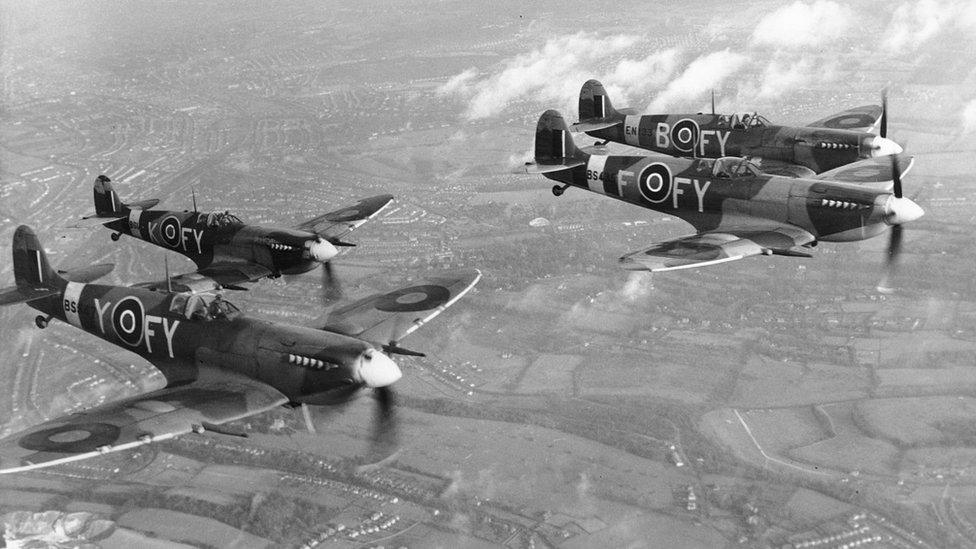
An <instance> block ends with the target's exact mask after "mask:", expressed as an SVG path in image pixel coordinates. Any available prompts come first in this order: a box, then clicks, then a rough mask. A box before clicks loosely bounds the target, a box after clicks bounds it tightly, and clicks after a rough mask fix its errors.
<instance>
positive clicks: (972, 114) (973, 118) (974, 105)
mask: <svg viewBox="0 0 976 549" xmlns="http://www.w3.org/2000/svg"><path fill="white" fill-rule="evenodd" d="M962 133H964V134H971V133H976V99H973V100H972V101H970V102H969V103H966V106H965V107H963V109H962Z"/></svg>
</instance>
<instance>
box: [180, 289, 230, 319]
mask: <svg viewBox="0 0 976 549" xmlns="http://www.w3.org/2000/svg"><path fill="white" fill-rule="evenodd" d="M169 312H171V313H173V314H177V315H181V316H182V317H183V318H186V319H187V320H203V321H212V320H230V319H233V318H234V317H236V316H238V315H239V314H241V310H240V309H238V308H237V307H236V306H234V304H233V303H231V302H229V301H226V300H225V299H224V298H223V296H221V295H220V294H212V293H192V292H185V293H180V294H175V295H173V300H172V301H170V304H169Z"/></svg>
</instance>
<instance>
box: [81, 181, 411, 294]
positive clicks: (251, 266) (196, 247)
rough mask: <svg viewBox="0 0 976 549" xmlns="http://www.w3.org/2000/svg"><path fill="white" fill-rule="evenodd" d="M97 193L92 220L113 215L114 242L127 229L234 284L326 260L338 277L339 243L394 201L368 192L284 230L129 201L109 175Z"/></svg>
mask: <svg viewBox="0 0 976 549" xmlns="http://www.w3.org/2000/svg"><path fill="white" fill-rule="evenodd" d="M94 196H95V215H94V216H89V217H88V218H86V219H90V218H113V220H112V221H108V222H106V223H104V225H105V226H106V227H108V228H109V229H112V230H113V231H115V232H114V233H112V240H118V239H119V235H123V234H124V235H128V236H133V237H135V238H139V239H141V240H145V241H146V242H151V243H153V244H156V245H157V246H161V247H163V248H166V249H168V250H174V251H177V252H179V253H181V254H183V255H185V256H186V257H188V258H190V259H191V260H193V262H194V263H196V265H197V273H198V274H199V275H202V276H203V277H206V279H211V280H213V281H216V282H217V283H218V284H220V285H221V286H223V287H225V288H229V289H243V288H241V287H240V286H239V285H240V284H241V283H246V282H255V281H257V280H260V279H262V278H265V277H272V278H275V277H278V276H281V275H293V274H301V273H305V272H308V271H310V270H312V269H313V268H315V267H317V266H318V265H320V264H321V265H322V266H323V269H325V271H324V272H325V274H326V276H327V279H329V278H331V263H330V261H331V260H332V258H333V257H335V256H336V254H338V250H337V249H336V246H353V244H349V243H347V242H344V241H343V240H342V238H343V237H344V236H345V235H346V234H348V233H349V232H350V231H352V230H353V229H355V228H357V227H359V226H360V225H362V224H363V223H365V222H366V221H368V220H369V219H372V218H373V217H375V216H376V215H377V214H379V212H380V211H381V210H382V209H383V208H385V207H386V206H387V205H389V203H390V202H391V201H392V200H393V197H392V196H390V195H388V194H384V195H379V196H374V197H371V198H366V199H364V200H360V201H359V202H357V203H355V204H353V205H351V206H348V207H345V208H342V209H339V210H336V211H333V212H329V213H327V214H324V215H321V216H319V217H316V218H314V219H310V220H308V221H305V222H304V223H301V224H299V225H297V226H296V227H294V228H284V227H264V226H260V225H246V224H244V222H243V221H241V220H240V219H238V218H237V217H236V216H234V215H232V214H230V213H227V212H225V213H216V212H215V213H199V212H196V211H192V212H189V211H167V210H150V209H147V208H151V207H152V206H155V205H156V204H157V203H158V202H159V200H155V199H152V200H145V201H140V202H135V203H132V204H126V203H124V202H122V201H121V200H120V199H119V197H118V194H116V192H115V189H114V188H113V187H112V182H111V180H110V179H109V178H108V177H106V176H104V175H100V176H98V178H97V179H96V180H95V185H94ZM195 209H196V208H195V207H194V210H195ZM206 279H201V277H199V276H194V275H193V274H189V275H183V276H180V277H176V278H175V279H174V280H172V281H170V282H169V283H170V284H172V283H175V284H176V285H177V286H178V287H185V288H193V289H196V290H207V289H214V287H213V284H212V283H210V282H209V281H207V280H206ZM156 285H159V284H158V283H157V284H156ZM208 286H209V287H208Z"/></svg>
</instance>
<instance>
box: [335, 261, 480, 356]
mask: <svg viewBox="0 0 976 549" xmlns="http://www.w3.org/2000/svg"><path fill="white" fill-rule="evenodd" d="M480 278H481V271H478V270H477V269H472V270H468V271H459V272H455V273H445V274H442V275H438V276H433V277H430V278H429V279H428V280H426V281H424V282H421V283H420V284H417V285H415V286H410V287H407V288H401V289H399V290H395V291H392V292H389V293H386V294H376V295H373V296H370V297H367V298H364V299H361V300H359V301H357V302H355V303H352V304H350V305H346V306H344V307H339V308H338V309H336V310H334V311H332V313H331V314H329V317H328V318H327V319H326V323H325V326H324V327H323V328H322V329H323V330H328V331H330V332H337V333H340V334H346V335H350V336H353V337H358V338H360V339H365V340H367V341H372V342H375V343H382V344H384V345H386V344H393V345H395V344H396V343H397V342H399V341H400V340H401V339H403V338H404V337H406V336H408V335H410V334H411V333H413V331H414V330H416V329H417V328H419V327H421V326H423V325H424V324H426V323H427V322H428V321H430V319H432V318H434V317H435V316H437V315H439V314H440V313H441V311H443V310H444V309H446V308H448V307H450V306H451V305H453V304H454V302H455V301H457V300H458V299H460V298H461V296H463V295H464V294H466V293H468V291H470V290H471V288H472V287H474V285H475V284H477V282H478V280H479V279H480Z"/></svg>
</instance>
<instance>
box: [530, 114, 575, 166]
mask: <svg viewBox="0 0 976 549" xmlns="http://www.w3.org/2000/svg"><path fill="white" fill-rule="evenodd" d="M579 154H580V150H579V149H577V148H576V144H575V143H574V142H573V137H572V135H571V134H570V133H569V127H567V126H566V121H565V120H564V119H563V115H561V114H559V112H558V111H554V110H548V111H546V112H544V113H542V116H540V117H539V123H538V124H537V125H536V128H535V161H536V162H537V163H539V164H557V163H561V162H563V161H564V160H565V159H567V158H576V157H577V156H579Z"/></svg>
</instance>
